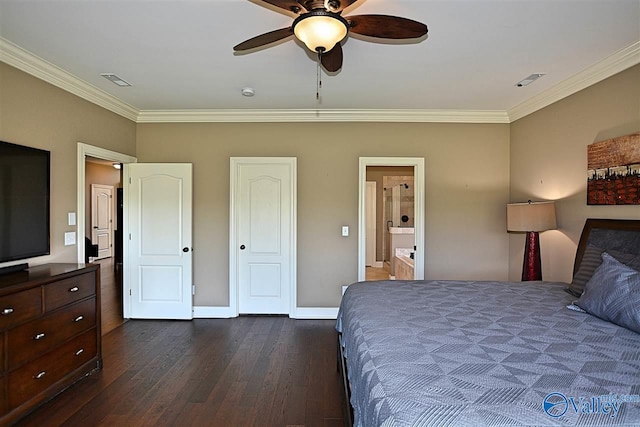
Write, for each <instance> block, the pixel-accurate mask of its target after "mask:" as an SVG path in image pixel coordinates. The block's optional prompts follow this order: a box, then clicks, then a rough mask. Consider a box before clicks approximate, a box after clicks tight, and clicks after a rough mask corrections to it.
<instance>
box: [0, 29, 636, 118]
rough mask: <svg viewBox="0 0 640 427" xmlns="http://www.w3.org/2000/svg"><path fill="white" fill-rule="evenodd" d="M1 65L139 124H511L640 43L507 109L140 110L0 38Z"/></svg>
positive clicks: (589, 81) (619, 62)
mask: <svg viewBox="0 0 640 427" xmlns="http://www.w3.org/2000/svg"><path fill="white" fill-rule="evenodd" d="M0 61H2V62H5V63H7V64H9V65H11V66H13V67H15V68H17V69H19V70H21V71H24V72H25V73H27V74H30V75H32V76H34V77H37V78H39V79H41V80H44V81H46V82H48V83H50V84H52V85H54V86H57V87H59V88H61V89H63V90H65V91H67V92H70V93H72V94H74V95H77V96H79V97H80V98H82V99H85V100H87V101H89V102H92V103H94V104H96V105H98V106H100V107H103V108H105V109H107V110H109V111H111V112H114V113H116V114H119V115H121V116H122V117H125V118H127V119H129V120H132V121H135V122H136V123H222V122H224V123H250V122H255V123H287V122H289V123H295V122H390V123H392V122H396V123H512V122H514V121H516V120H518V119H520V118H522V117H525V116H527V115H529V114H531V113H533V112H535V111H538V110H540V109H542V108H544V107H547V106H548V105H551V104H553V103H554V102H557V101H559V100H561V99H563V98H566V97H567V96H569V95H572V94H574V93H576V92H578V91H580V90H582V89H585V88H587V87H589V86H591V85H593V84H595V83H598V82H600V81H602V80H604V79H606V78H608V77H611V76H613V75H614V74H617V73H619V72H621V71H624V70H626V69H627V68H630V67H632V66H634V65H637V64H639V63H640V41H637V42H635V43H633V44H631V45H629V46H627V47H626V48H624V49H621V50H619V51H618V52H616V53H614V54H612V55H610V56H609V57H607V58H605V59H604V60H602V61H600V62H598V63H596V64H594V65H592V66H591V67H589V68H587V69H585V70H584V71H582V72H580V73H578V74H576V75H574V76H572V77H569V78H568V79H566V80H564V81H562V82H560V83H558V84H557V85H555V86H553V87H552V88H550V89H547V90H546V91H544V92H542V93H539V94H538V95H536V96H533V97H531V98H530V99H528V100H527V101H525V102H523V103H521V104H518V105H516V106H515V107H513V108H511V109H509V110H508V111H502V110H409V109H406V110H351V109H342V110H340V109H334V110H312V109H309V110H242V109H238V110H138V109H137V108H135V107H133V106H132V105H129V104H127V103H125V102H123V101H121V100H120V99H118V98H116V97H114V96H112V95H110V94H108V93H107V92H105V91H103V90H102V89H99V88H98V87H96V86H93V85H91V84H89V83H87V82H85V81H83V80H81V79H79V78H78V77H76V76H74V75H72V74H70V73H68V72H67V71H64V70H63V69H61V68H59V67H57V66H55V65H53V64H51V63H50V62H48V61H46V60H44V59H42V58H39V57H38V56H36V55H34V54H32V53H31V52H29V51H27V50H25V49H23V48H21V47H19V46H17V45H16V44H14V43H12V42H10V41H8V40H6V39H4V38H2V37H0Z"/></svg>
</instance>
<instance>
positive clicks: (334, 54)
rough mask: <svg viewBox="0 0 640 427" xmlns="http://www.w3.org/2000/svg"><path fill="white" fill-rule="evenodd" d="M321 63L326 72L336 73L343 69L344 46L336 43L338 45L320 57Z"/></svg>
mask: <svg viewBox="0 0 640 427" xmlns="http://www.w3.org/2000/svg"><path fill="white" fill-rule="evenodd" d="M320 63H321V64H322V66H323V67H324V69H325V70H327V71H329V72H330V73H335V72H336V71H338V70H340V68H342V45H341V44H340V43H336V45H335V46H334V47H333V49H331V50H330V51H329V52H327V53H323V54H322V55H321V56H320Z"/></svg>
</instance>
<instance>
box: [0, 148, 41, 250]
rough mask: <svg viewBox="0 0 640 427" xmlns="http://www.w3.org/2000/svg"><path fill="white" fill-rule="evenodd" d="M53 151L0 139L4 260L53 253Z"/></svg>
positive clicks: (0, 217)
mask: <svg viewBox="0 0 640 427" xmlns="http://www.w3.org/2000/svg"><path fill="white" fill-rule="evenodd" d="M49 168H50V153H49V152H48V151H45V150H39V149H36V148H30V147H24V146H21V145H16V144H11V143H8V142H2V141H0V262H6V261H13V260H19V259H26V258H32V257H36V256H41V255H48V254H49Z"/></svg>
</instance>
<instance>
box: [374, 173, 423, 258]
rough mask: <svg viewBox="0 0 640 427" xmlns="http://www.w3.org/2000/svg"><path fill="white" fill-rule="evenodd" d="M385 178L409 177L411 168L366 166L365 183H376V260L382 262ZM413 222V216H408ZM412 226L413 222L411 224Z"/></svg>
mask: <svg viewBox="0 0 640 427" xmlns="http://www.w3.org/2000/svg"><path fill="white" fill-rule="evenodd" d="M385 176H387V177H389V176H411V177H413V167H412V166H367V181H374V182H375V183H376V260H377V261H382V252H383V251H382V248H383V244H384V237H383V236H384V233H385V232H386V230H387V226H386V223H385V218H384V208H383V207H384V182H383V179H384V177H385ZM409 216H410V217H411V221H413V214H412V215H409ZM412 224H413V222H412Z"/></svg>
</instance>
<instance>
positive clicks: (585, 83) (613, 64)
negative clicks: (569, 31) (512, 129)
mask: <svg viewBox="0 0 640 427" xmlns="http://www.w3.org/2000/svg"><path fill="white" fill-rule="evenodd" d="M637 64H640V41H637V42H635V43H633V44H631V45H629V46H627V47H625V48H624V49H621V50H619V51H618V52H616V53H614V54H612V55H610V56H608V57H606V58H605V59H603V60H602V61H600V62H597V63H596V64H594V65H592V66H590V67H588V68H587V69H585V70H583V71H581V72H579V73H578V74H575V75H574V76H572V77H569V78H568V79H566V80H564V81H562V82H560V83H558V84H557V85H555V86H553V87H551V88H549V89H547V90H546V91H544V92H541V93H539V94H538V95H535V96H533V97H531V98H529V99H528V100H526V101H525V102H523V103H521V104H519V105H516V106H515V107H513V108H511V109H509V110H508V111H507V114H508V116H509V122H511V123H513V122H515V121H516V120H518V119H521V118H522V117H524V116H527V115H529V114H531V113H534V112H536V111H538V110H540V109H542V108H544V107H547V106H549V105H551V104H553V103H554V102H557V101H560V100H561V99H563V98H566V97H568V96H569V95H573V94H574V93H576V92H579V91H581V90H582V89H586V88H587V87H589V86H592V85H594V84H596V83H598V82H601V81H602V80H604V79H606V78H609V77H611V76H613V75H615V74H618V73H620V72H622V71H624V70H626V69H627V68H631V67H633V66H634V65H637Z"/></svg>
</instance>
